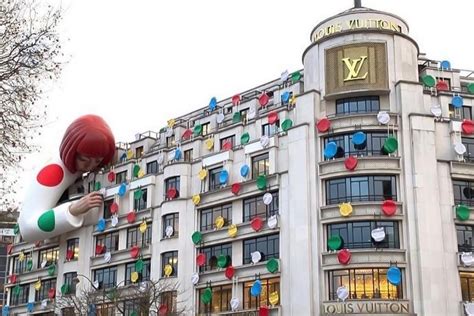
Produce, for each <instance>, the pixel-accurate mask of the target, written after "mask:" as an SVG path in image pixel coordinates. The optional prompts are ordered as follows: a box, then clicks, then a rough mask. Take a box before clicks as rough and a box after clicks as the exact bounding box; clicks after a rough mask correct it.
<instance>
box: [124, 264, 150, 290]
mask: <svg viewBox="0 0 474 316" xmlns="http://www.w3.org/2000/svg"><path fill="white" fill-rule="evenodd" d="M150 267H151V265H150V259H147V260H143V270H142V272H138V280H137V282H143V281H148V280H150ZM135 271H136V270H135V261H133V262H130V263H127V265H126V266H125V285H128V284H132V280H131V277H132V272H135Z"/></svg>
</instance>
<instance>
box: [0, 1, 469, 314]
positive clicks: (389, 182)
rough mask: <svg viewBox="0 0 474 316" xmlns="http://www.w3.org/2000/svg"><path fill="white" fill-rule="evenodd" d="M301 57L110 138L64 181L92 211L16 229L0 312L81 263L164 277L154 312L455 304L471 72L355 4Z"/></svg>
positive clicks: (432, 308)
mask: <svg viewBox="0 0 474 316" xmlns="http://www.w3.org/2000/svg"><path fill="white" fill-rule="evenodd" d="M303 66H304V68H303V69H302V70H297V71H294V72H292V73H283V74H282V76H281V78H279V79H276V80H274V81H272V82H269V83H266V84H263V85H261V86H258V87H256V88H254V89H250V90H248V91H245V92H242V93H239V94H236V95H235V96H233V97H231V98H227V99H224V100H220V101H217V100H216V99H215V98H213V99H211V101H210V103H209V106H206V107H205V108H201V109H198V110H196V111H194V112H192V113H189V114H187V115H184V116H182V117H179V118H175V119H172V120H170V121H168V126H167V127H166V128H163V129H161V130H160V132H158V133H153V132H147V133H144V134H137V135H136V140H135V141H134V142H132V143H129V144H119V156H118V157H119V162H118V163H117V164H115V165H114V166H112V167H111V168H110V169H107V170H104V171H103V172H101V173H99V174H97V175H89V176H87V177H86V178H85V179H84V183H83V186H82V187H81V186H78V187H77V188H75V189H73V190H72V191H76V192H75V193H79V194H80V193H81V192H84V191H85V192H89V191H92V190H102V192H103V193H104V196H105V202H104V208H103V210H101V212H102V215H103V216H102V218H101V219H100V220H99V222H98V223H97V224H95V225H90V226H87V227H84V228H81V229H79V230H77V231H74V232H72V233H69V234H66V235H63V236H60V237H58V238H56V239H54V240H48V241H40V242H37V243H35V244H27V243H23V242H21V240H20V237H19V236H18V237H17V242H16V243H15V244H14V245H13V247H12V248H11V251H10V254H9V265H8V267H7V268H8V275H9V276H10V279H9V282H8V284H6V288H7V289H8V291H7V296H8V300H7V302H8V307H7V308H6V309H5V310H4V312H5V313H6V314H10V315H19V314H22V313H26V312H27V310H29V311H30V312H32V313H38V314H48V313H50V314H52V313H54V311H56V312H58V304H57V303H56V302H57V301H59V300H60V298H61V297H62V296H65V295H71V294H70V292H71V290H72V288H73V287H74V288H75V289H76V293H77V295H80V291H77V288H76V282H75V281H74V280H77V279H78V280H80V283H79V285H77V286H79V287H81V288H84V287H90V286H92V285H94V286H96V287H98V288H99V290H101V289H106V288H114V289H115V288H118V289H126V288H127V287H133V286H135V285H134V283H135V284H140V283H142V282H145V281H146V280H161V281H162V282H163V283H164V284H168V285H169V287H167V290H166V291H164V292H163V293H162V295H161V296H160V299H159V306H158V308H156V309H154V310H153V311H152V312H150V313H158V314H160V315H166V314H172V313H173V312H181V313H183V314H186V315H216V314H232V315H257V314H259V315H267V314H269V315H352V314H355V315H357V314H359V315H367V314H370V315H373V314H378V315H398V314H402V315H403V314H404V315H430V316H432V315H440V316H441V315H465V314H469V311H470V308H472V306H471V305H470V304H469V302H470V301H471V300H474V269H473V268H472V264H473V263H474V259H473V257H472V253H471V251H472V250H473V246H472V236H473V227H474V217H473V216H471V214H470V210H471V207H472V206H474V200H473V199H472V198H473V197H474V194H473V193H472V192H473V191H472V190H473V188H474V164H473V163H472V161H473V160H472V155H473V154H474V137H473V136H472V134H473V132H474V123H473V122H472V121H471V120H472V106H473V100H474V78H472V76H471V72H466V71H463V70H460V69H455V68H452V67H451V65H450V63H449V61H447V60H444V61H433V60H430V59H428V58H426V57H425V56H424V55H421V54H420V52H419V48H418V45H417V43H416V42H415V40H414V39H412V38H411V37H410V36H409V33H408V25H407V24H406V22H405V21H403V20H402V19H401V18H399V17H397V16H395V15H393V14H390V13H385V12H380V11H376V10H372V9H367V8H363V7H355V8H352V9H350V10H347V11H345V12H342V13H340V14H338V15H336V16H333V17H331V18H329V19H327V20H325V21H323V22H321V23H319V24H318V25H317V26H316V27H315V28H314V29H313V31H312V32H311V44H310V45H309V47H308V48H307V49H306V50H305V51H304V53H303ZM471 151H473V153H471ZM70 193H71V192H70ZM72 193H74V192H72ZM137 261H139V262H140V264H139V267H140V268H137V267H138V266H137V264H136V263H137ZM137 272H138V273H137ZM12 276H13V277H12ZM89 283H90V284H89ZM65 284H69V285H70V287H69V288H68V290H65V289H66V288H67V287H65V286H64V285H65ZM99 290H98V291H99ZM107 299H108V298H104V300H103V302H102V303H103V304H101V305H102V306H94V307H93V308H92V307H91V311H90V312H91V313H92V314H98V315H105V314H113V313H114V312H115V313H119V312H118V311H117V310H114V311H112V310H113V308H110V309H103V307H104V306H105V307H110V306H109V305H108V301H107ZM96 305H97V304H96ZM92 309H93V310H92ZM63 312H64V313H67V311H66V310H63ZM120 313H123V314H125V315H135V314H137V313H138V311H137V308H136V305H134V304H131V303H128V302H127V301H124V302H123V309H122V311H121V312H120Z"/></svg>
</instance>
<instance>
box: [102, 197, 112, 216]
mask: <svg viewBox="0 0 474 316" xmlns="http://www.w3.org/2000/svg"><path fill="white" fill-rule="evenodd" d="M112 203H114V200H113V199H110V200H105V201H104V219H108V218H111V217H112V212H111V211H110V206H112Z"/></svg>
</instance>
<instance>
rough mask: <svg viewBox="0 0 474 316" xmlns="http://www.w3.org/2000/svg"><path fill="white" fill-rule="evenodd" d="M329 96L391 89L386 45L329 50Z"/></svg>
mask: <svg viewBox="0 0 474 316" xmlns="http://www.w3.org/2000/svg"><path fill="white" fill-rule="evenodd" d="M325 74H326V78H325V82H326V93H325V94H326V95H337V94H340V93H343V92H346V91H350V92H352V91H356V90H359V91H360V90H379V91H380V90H388V78H387V77H388V75H387V74H388V72H387V52H386V47H385V43H377V42H374V43H357V44H351V45H344V46H337V47H333V48H329V49H327V50H326V51H325Z"/></svg>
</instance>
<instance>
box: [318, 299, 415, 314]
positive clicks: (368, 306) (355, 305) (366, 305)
mask: <svg viewBox="0 0 474 316" xmlns="http://www.w3.org/2000/svg"><path fill="white" fill-rule="evenodd" d="M323 308H324V314H325V315H338V314H356V315H357V314H410V312H409V310H410V305H409V303H408V302H386V301H385V302H384V301H382V302H339V303H323Z"/></svg>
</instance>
